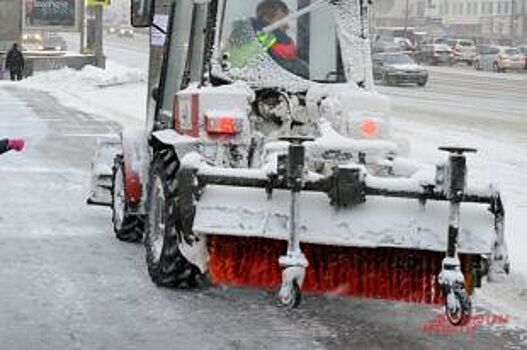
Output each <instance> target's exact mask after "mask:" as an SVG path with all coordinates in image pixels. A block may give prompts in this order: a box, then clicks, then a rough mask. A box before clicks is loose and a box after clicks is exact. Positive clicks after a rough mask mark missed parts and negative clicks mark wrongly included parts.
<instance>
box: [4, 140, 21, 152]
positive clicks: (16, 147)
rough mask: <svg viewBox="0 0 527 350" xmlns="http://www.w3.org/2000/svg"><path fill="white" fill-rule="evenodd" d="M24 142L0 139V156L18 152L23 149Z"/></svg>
mask: <svg viewBox="0 0 527 350" xmlns="http://www.w3.org/2000/svg"><path fill="white" fill-rule="evenodd" d="M24 146H25V142H24V140H21V139H0V154H4V153H6V152H9V151H17V152H20V151H22V150H23V149H24Z"/></svg>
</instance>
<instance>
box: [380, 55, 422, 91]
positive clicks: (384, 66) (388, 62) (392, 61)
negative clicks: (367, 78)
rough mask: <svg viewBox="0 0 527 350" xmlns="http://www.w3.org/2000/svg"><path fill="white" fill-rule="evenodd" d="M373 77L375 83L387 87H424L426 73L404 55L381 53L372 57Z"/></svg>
mask: <svg viewBox="0 0 527 350" xmlns="http://www.w3.org/2000/svg"><path fill="white" fill-rule="evenodd" d="M373 77H374V79H375V81H376V82H377V83H385V84H388V85H395V84H400V83H413V84H417V85H419V86H425V85H426V83H427V82H428V71H427V70H426V68H424V67H421V66H420V65H418V64H417V63H416V62H415V61H414V60H413V59H412V58H411V57H410V56H408V55H407V54H405V53H383V54H375V55H374V56H373Z"/></svg>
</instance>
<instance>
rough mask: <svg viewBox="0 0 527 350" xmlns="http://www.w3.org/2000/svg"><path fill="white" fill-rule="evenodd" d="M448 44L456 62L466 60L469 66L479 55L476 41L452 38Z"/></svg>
mask: <svg viewBox="0 0 527 350" xmlns="http://www.w3.org/2000/svg"><path fill="white" fill-rule="evenodd" d="M447 44H448V45H449V46H450V48H451V49H452V52H453V54H454V62H464V63H466V64H468V65H469V66H472V65H473V64H474V59H475V58H476V56H477V51H476V43H475V42H474V40H469V39H450V40H447Z"/></svg>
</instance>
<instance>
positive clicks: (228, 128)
mask: <svg viewBox="0 0 527 350" xmlns="http://www.w3.org/2000/svg"><path fill="white" fill-rule="evenodd" d="M205 119H206V130H207V132H208V133H209V134H222V135H234V134H237V133H238V132H239V130H238V123H237V121H236V118H235V117H233V116H220V117H209V116H206V117H205Z"/></svg>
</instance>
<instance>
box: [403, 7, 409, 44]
mask: <svg viewBox="0 0 527 350" xmlns="http://www.w3.org/2000/svg"><path fill="white" fill-rule="evenodd" d="M409 11H410V2H409V0H406V4H405V10H404V37H405V38H408V15H409V13H408V12H409Z"/></svg>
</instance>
